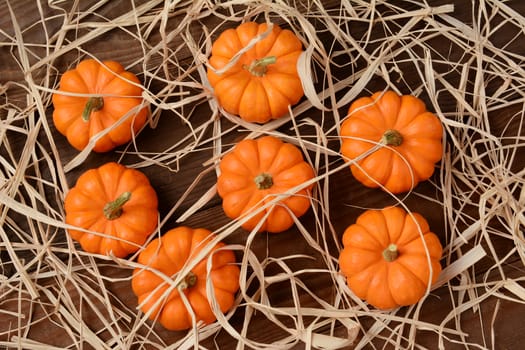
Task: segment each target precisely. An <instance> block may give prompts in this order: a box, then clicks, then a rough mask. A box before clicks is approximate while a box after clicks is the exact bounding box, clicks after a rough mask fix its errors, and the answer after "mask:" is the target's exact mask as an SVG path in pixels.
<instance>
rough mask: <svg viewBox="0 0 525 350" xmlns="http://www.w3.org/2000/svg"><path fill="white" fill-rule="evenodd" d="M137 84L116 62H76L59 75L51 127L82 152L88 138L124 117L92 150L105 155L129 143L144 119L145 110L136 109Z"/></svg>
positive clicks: (138, 87) (137, 101) (91, 60)
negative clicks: (75, 64) (71, 67)
mask: <svg viewBox="0 0 525 350" xmlns="http://www.w3.org/2000/svg"><path fill="white" fill-rule="evenodd" d="M139 84H140V82H139V80H138V78H137V77H136V76H135V75H134V74H133V73H131V72H128V71H125V69H124V67H122V66H121V65H120V64H119V63H117V62H114V61H104V62H102V64H100V63H99V62H97V61H95V60H93V59H87V60H84V61H82V62H80V63H79V64H78V65H77V67H76V68H75V69H72V70H69V71H67V72H65V73H64V74H63V75H62V78H61V79H60V87H59V89H58V91H57V92H56V93H54V94H53V105H54V108H55V109H54V111H53V122H54V124H55V127H56V128H57V130H58V131H59V132H60V133H61V134H63V135H65V136H66V137H67V140H68V141H69V143H70V144H71V145H72V146H73V147H75V148H76V149H77V150H83V149H84V148H85V147H86V146H87V144H88V142H89V140H90V138H91V137H93V136H94V135H96V134H98V133H99V132H101V131H103V130H105V129H108V128H110V127H111V126H112V125H113V124H115V123H116V122H117V121H118V120H119V119H120V118H122V117H124V116H127V117H126V120H125V121H124V122H122V124H120V125H119V126H117V127H115V128H114V129H112V130H111V131H109V132H108V133H107V134H105V135H104V136H103V137H101V138H100V139H99V140H98V141H97V142H96V144H95V146H94V147H93V150H94V151H95V152H107V151H110V150H112V149H113V148H115V147H117V146H119V145H122V144H125V143H127V142H129V141H130V140H131V138H132V135H133V134H134V133H136V132H137V131H138V130H139V129H140V128H142V126H143V125H144V124H145V122H146V118H147V115H148V110H147V107H142V108H140V105H141V104H142V103H143V99H142V97H141V95H142V90H143V89H142V88H141V87H140V85H139ZM75 94H76V95H75ZM138 108H140V109H138ZM135 109H136V110H135ZM132 133H133V134H132Z"/></svg>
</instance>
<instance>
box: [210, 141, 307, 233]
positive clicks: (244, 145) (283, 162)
mask: <svg viewBox="0 0 525 350" xmlns="http://www.w3.org/2000/svg"><path fill="white" fill-rule="evenodd" d="M219 167H220V170H221V174H220V175H219V178H218V179H217V191H218V193H219V196H221V197H222V200H223V202H222V207H223V209H224V212H225V213H226V215H227V216H228V217H230V218H232V219H237V218H242V217H244V216H245V215H250V213H253V212H255V211H257V210H259V208H261V207H262V206H263V205H264V204H265V203H268V202H270V201H272V200H275V197H276V196H279V195H281V194H284V193H286V192H288V191H290V189H292V188H294V187H296V186H299V185H301V184H302V183H304V182H306V181H308V180H310V179H312V178H313V177H314V170H313V169H312V167H311V166H310V164H308V163H307V162H306V161H305V160H304V158H303V155H302V153H301V151H300V150H299V149H298V148H297V147H296V146H294V145H292V144H290V143H285V142H282V141H281V140H279V139H278V138H276V137H273V136H265V137H261V138H259V139H256V140H243V141H241V142H239V143H238V144H237V145H236V146H235V147H234V149H233V150H232V151H231V152H230V153H227V154H226V155H225V156H224V157H223V158H222V160H221V161H220V165H219ZM260 175H269V176H270V177H271V178H272V185H271V186H270V187H268V188H263V189H260V188H258V185H257V183H256V179H257V178H258V176H260ZM312 186H313V185H308V186H306V187H305V188H303V189H301V190H299V191H297V192H296V193H295V194H293V195H286V196H283V198H282V199H281V200H280V201H279V202H278V203H277V204H275V205H272V206H270V207H268V208H266V209H264V210H261V211H260V212H259V214H256V215H254V216H253V217H252V218H251V219H249V220H248V221H246V222H245V223H244V224H243V226H242V227H243V228H244V229H246V230H253V229H254V228H255V227H256V226H257V225H258V224H259V222H260V221H261V220H263V219H264V217H265V215H266V214H267V213H268V212H269V215H268V217H267V218H266V219H265V220H264V222H263V223H262V225H261V227H260V229H259V231H260V232H261V231H268V232H273V233H277V232H282V231H285V230H287V229H288V228H290V227H291V226H292V225H293V224H294V221H293V218H292V216H291V215H290V211H291V212H292V213H293V214H294V215H295V216H296V217H300V216H302V215H303V214H304V213H306V211H307V210H308V208H309V207H310V189H311V188H312Z"/></svg>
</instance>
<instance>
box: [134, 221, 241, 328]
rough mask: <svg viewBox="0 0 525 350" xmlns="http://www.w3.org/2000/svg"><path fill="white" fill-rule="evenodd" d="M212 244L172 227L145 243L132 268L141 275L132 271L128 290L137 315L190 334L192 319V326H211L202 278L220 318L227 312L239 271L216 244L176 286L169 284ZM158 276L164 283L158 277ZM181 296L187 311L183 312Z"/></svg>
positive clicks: (202, 232)
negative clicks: (135, 300) (138, 311)
mask: <svg viewBox="0 0 525 350" xmlns="http://www.w3.org/2000/svg"><path fill="white" fill-rule="evenodd" d="M213 238H214V236H213V235H212V234H211V232H210V231H208V230H206V229H202V228H198V229H192V228H189V227H177V228H175V229H172V230H170V231H168V232H166V233H165V234H164V235H163V236H162V237H161V238H156V239H154V240H153V241H151V242H150V243H149V244H148V245H147V246H146V248H145V249H144V250H143V251H142V252H141V253H140V254H139V256H138V263H139V264H142V265H144V266H146V267H147V269H142V268H137V269H135V271H134V272H133V277H132V280H131V286H132V289H133V292H134V293H135V295H136V296H137V297H138V303H139V305H140V306H141V309H142V311H143V312H144V313H148V312H150V315H149V318H150V319H152V320H158V322H160V324H162V325H163V326H164V327H165V328H166V329H169V330H185V329H188V328H190V327H191V326H192V317H191V315H192V314H194V315H195V318H196V322H198V321H203V322H204V323H205V324H209V323H212V322H214V321H215V320H216V316H215V314H214V313H213V311H212V308H211V306H210V301H209V300H208V297H207V293H206V288H207V278H208V274H209V281H210V282H211V283H212V285H213V290H214V296H215V300H216V301H217V304H218V306H219V308H220V310H221V311H222V312H226V311H228V310H229V309H231V308H232V306H233V304H234V301H235V293H236V292H237V290H238V289H239V275H240V270H239V267H238V266H237V265H235V255H234V254H233V251H231V250H228V249H224V243H222V242H219V243H217V244H216V245H215V246H214V247H213V248H212V250H211V252H210V253H209V254H207V255H206V256H205V258H203V259H202V260H200V261H199V262H197V264H196V265H195V266H194V267H193V268H191V270H190V271H189V272H188V274H187V275H186V276H184V278H183V279H182V281H181V282H180V284H179V285H177V286H173V285H172V283H170V282H171V281H172V279H173V278H175V276H177V274H178V273H179V272H180V271H181V270H182V269H183V268H184V267H185V266H186V265H187V264H188V263H189V262H190V261H192V259H193V258H194V257H195V256H197V255H198V254H199V253H200V252H201V251H202V249H204V248H205V247H206V245H207V244H209V243H210V241H211V240H212V239H213ZM210 257H211V268H210V271H209V272H207V266H206V265H207V263H208V258H210ZM159 272H160V273H161V274H163V275H164V278H163V277H161V276H159ZM168 289H170V290H169V291H168ZM181 294H184V297H185V298H186V299H187V300H188V302H189V304H190V305H191V309H192V310H190V311H189V310H188V309H187V308H186V306H185V304H184V301H183V297H182V295H181ZM159 299H161V300H159Z"/></svg>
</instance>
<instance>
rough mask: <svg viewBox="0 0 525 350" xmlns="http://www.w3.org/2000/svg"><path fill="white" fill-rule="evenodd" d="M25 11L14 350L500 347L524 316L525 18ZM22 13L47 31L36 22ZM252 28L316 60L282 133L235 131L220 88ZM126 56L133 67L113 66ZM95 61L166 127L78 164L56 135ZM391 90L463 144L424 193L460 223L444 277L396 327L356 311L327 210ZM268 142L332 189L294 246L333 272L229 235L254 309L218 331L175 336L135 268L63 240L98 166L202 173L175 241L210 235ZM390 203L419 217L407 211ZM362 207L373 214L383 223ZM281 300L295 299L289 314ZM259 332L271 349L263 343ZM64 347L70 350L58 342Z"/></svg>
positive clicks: (14, 35)
mask: <svg viewBox="0 0 525 350" xmlns="http://www.w3.org/2000/svg"><path fill="white" fill-rule="evenodd" d="M24 3H25V2H23V1H21V2H20V4H24ZM27 3H30V6H33V7H34V8H22V7H20V6H19V5H15V4H14V1H7V2H5V5H1V6H2V14H3V15H4V16H7V17H6V18H4V19H3V20H2V23H3V26H4V27H5V28H1V29H0V47H1V48H2V53H1V56H0V58H1V59H2V61H4V62H9V67H10V69H11V70H8V71H7V73H6V74H5V75H4V76H2V77H0V79H1V80H0V83H1V85H0V92H1V94H2V100H1V102H0V118H1V121H0V133H1V137H0V185H1V191H0V203H1V206H0V208H1V212H0V215H1V217H0V220H1V225H0V226H1V228H0V254H1V255H0V258H1V260H0V319H2V320H1V321H0V325H1V327H0V346H4V347H8V348H31V349H52V348H53V346H56V348H84V347H92V348H95V349H109V348H123V349H124V348H133V349H146V348H147V349H186V348H193V347H194V348H196V349H197V348H199V347H210V348H211V347H215V346H216V345H217V344H219V345H220V344H223V343H221V342H223V341H224V340H221V339H230V340H229V344H234V343H235V344H236V345H237V348H239V349H241V348H257V349H263V348H271V349H285V348H290V347H291V346H294V345H298V346H300V347H304V346H306V348H342V347H349V346H352V347H355V348H356V349H360V348H363V347H365V346H366V345H367V344H368V343H369V342H372V341H374V342H376V343H377V344H386V345H387V346H388V345H397V346H399V347H402V348H414V349H416V348H417V349H420V348H424V347H425V346H429V345H428V342H425V340H424V339H425V337H426V336H427V335H431V336H432V337H433V338H432V339H435V341H437V344H438V345H439V347H440V348H444V346H445V344H450V343H448V342H452V343H455V344H463V345H464V346H465V347H466V346H468V345H472V346H473V348H491V347H492V346H494V345H495V344H496V343H497V339H496V336H495V333H494V332H493V331H492V330H493V329H494V328H493V326H494V323H495V322H496V321H495V320H497V318H498V306H499V305H500V301H503V300H504V301H505V302H514V303H516V305H517V304H523V303H524V302H525V288H524V278H525V274H524V273H523V272H524V271H525V270H524V263H525V239H524V234H523V232H524V231H525V230H524V228H525V214H524V209H523V208H524V207H525V185H524V184H525V169H524V157H523V150H524V147H525V135H524V131H523V130H524V126H523V123H524V111H525V93H524V91H525V52H524V48H523V44H522V42H523V37H524V33H523V28H525V17H524V15H523V13H521V14H520V13H517V11H515V10H513V8H512V7H511V6H510V5H509V4H510V3H509V2H503V1H497V0H483V1H477V2H476V4H475V6H473V7H472V8H470V7H469V6H470V4H469V6H467V7H468V8H467V9H465V8H463V9H459V8H455V7H454V6H453V5H452V4H447V3H445V4H444V5H439V6H438V5H432V3H435V1H428V2H427V1H422V2H419V1H417V2H416V1H408V0H407V1H394V2H392V1H384V0H377V1H372V2H369V1H359V0H343V1H340V2H337V1H328V2H327V1H314V0H304V1H293V2H285V1H267V0H259V1H210V0H196V1H165V2H164V1H160V0H152V1H137V2H129V4H128V2H126V4H125V5H123V6H117V5H115V4H116V3H121V2H111V1H108V0H100V1H91V2H90V4H88V5H86V2H82V5H81V4H80V2H73V3H71V4H68V2H63V1H48V2H47V3H44V2H35V3H33V2H27ZM429 3H430V4H429ZM440 3H442V2H440ZM457 3H459V2H457ZM121 5H122V4H121ZM15 6H18V7H15ZM461 6H464V5H461ZM465 6H466V5H465ZM522 7H523V6H522ZM123 9H124V10H123ZM457 11H460V12H461V11H462V12H461V13H462V14H463V16H464V17H465V18H463V20H460V19H458V17H457ZM22 13H23V14H25V15H27V14H30V17H31V16H32V17H34V18H32V21H31V22H30V23H29V22H26V20H25V19H24V18H25V17H24V16H23V15H22ZM26 17H27V16H26ZM7 19H9V21H8V20H7ZM247 20H256V21H260V22H262V21H267V22H271V23H276V24H279V25H282V26H283V27H286V28H290V29H291V30H293V31H294V32H295V33H296V34H297V35H298V36H299V38H300V39H301V40H302V42H303V44H304V46H305V52H304V54H303V56H302V57H301V59H300V62H299V73H300V76H301V78H302V81H303V84H304V90H305V98H304V99H303V100H302V102H301V103H300V104H299V105H297V106H293V107H292V108H291V109H290V113H289V115H288V116H286V117H285V118H282V119H279V120H275V121H272V122H269V123H267V124H265V125H254V124H250V123H246V122H243V121H242V120H240V119H239V118H238V117H236V116H232V115H228V114H226V113H223V112H222V111H221V110H220V108H219V106H218V105H217V103H216V101H215V99H214V98H213V94H212V91H211V89H210V87H209V84H208V82H207V79H206V69H207V58H208V57H209V54H210V48H211V43H212V41H213V39H214V38H216V37H217V35H218V34H219V33H220V31H222V30H223V29H225V28H229V27H234V26H236V25H238V24H239V23H241V22H242V21H247ZM327 38H328V39H329V40H327ZM113 40H115V41H123V42H125V43H130V47H133V49H132V50H130V51H128V52H126V53H124V54H123V55H122V52H121V51H118V54H119V55H122V56H121V57H111V55H112V54H115V53H113V52H111V50H110V48H111V47H113V45H112V44H111V42H112V41H113ZM520 42H521V44H520ZM103 56H104V57H103ZM87 57H92V58H95V59H100V60H102V59H108V58H113V59H116V60H119V58H121V60H120V61H121V63H124V64H125V65H126V68H128V69H129V70H132V71H133V72H134V73H136V74H137V75H138V76H139V77H140V78H141V80H142V82H143V85H144V87H145V93H144V99H145V101H146V103H147V104H148V105H149V108H150V110H151V117H150V120H149V123H148V125H147V126H146V128H145V129H144V130H143V132H141V133H139V134H138V135H136V137H135V138H134V139H133V141H132V142H131V143H130V144H129V145H127V146H126V147H124V148H121V149H119V151H118V152H115V153H114V154H113V155H112V156H101V155H93V153H92V152H90V148H89V147H88V148H87V149H86V150H85V151H83V152H74V151H73V150H71V149H68V145H67V144H66V143H65V142H64V140H63V138H62V137H61V136H60V135H59V134H58V133H57V132H56V130H55V129H54V126H53V125H52V122H51V113H52V105H51V95H52V93H53V92H54V91H55V90H56V89H57V86H58V79H59V77H60V74H61V73H63V72H64V71H65V70H66V69H69V68H71V67H73V66H74V65H75V64H76V63H77V62H78V61H79V60H80V59H83V58H87ZM4 67H5V66H4ZM15 68H16V71H14V69H15ZM405 72H411V74H410V75H405V74H404V73H405ZM6 77H7V79H6ZM382 89H393V90H395V91H398V92H400V93H403V94H414V95H416V96H419V97H421V98H422V99H424V100H425V101H426V103H427V106H428V108H429V109H430V110H432V111H434V112H435V113H436V115H437V116H438V117H439V118H440V119H441V121H442V123H443V125H444V129H445V134H444V142H445V145H446V146H445V151H444V157H443V160H442V161H441V162H440V164H438V166H437V168H436V174H435V176H434V177H433V178H432V180H431V181H430V182H429V183H428V184H427V185H426V187H425V188H426V189H427V190H428V191H426V192H425V194H424V193H423V192H418V190H416V191H414V192H413V193H411V194H410V196H412V197H415V198H417V199H418V201H420V202H421V203H428V205H431V206H436V207H438V208H441V210H442V218H443V222H442V223H440V224H436V223H434V224H435V225H439V226H440V227H443V228H444V229H443V232H440V237H441V238H442V243H443V245H444V258H443V266H444V271H443V273H442V274H441V276H440V279H439V281H438V283H437V284H436V285H435V286H433V287H432V291H431V292H430V293H429V295H427V296H426V297H425V298H423V300H422V301H421V302H420V303H418V304H417V305H414V306H412V307H407V308H401V309H398V310H393V311H388V312H379V311H377V310H374V309H373V308H369V307H368V305H366V304H365V303H363V302H362V301H360V300H358V299H356V298H355V297H354V296H353V295H352V293H351V292H350V290H349V289H348V288H347V286H346V284H345V281H344V279H343V278H342V277H341V276H340V275H339V273H338V266H337V257H338V256H337V251H338V249H339V248H340V244H341V243H340V236H341V232H340V228H341V226H340V224H337V223H334V222H333V216H332V215H333V211H331V208H333V206H334V204H333V196H334V194H333V193H331V191H329V190H330V189H333V188H334V187H337V186H343V188H344V186H345V184H336V183H333V178H334V176H335V175H338V174H340V173H343V172H346V173H348V169H347V167H348V164H344V163H343V161H342V159H341V157H340V156H339V154H338V140H337V130H338V126H339V125H340V121H341V120H342V119H343V118H344V117H345V113H346V110H347V108H348V105H349V104H350V103H351V102H352V101H353V100H354V99H356V98H357V97H359V96H362V95H367V94H370V93H372V92H375V91H376V90H382ZM166 118H171V120H170V121H169V124H166ZM162 123H164V124H162ZM160 124H162V125H176V126H174V127H176V128H181V129H183V130H184V132H182V133H179V134H178V135H184V137H182V138H179V139H176V140H164V141H163V142H159V143H158V144H157V148H155V147H153V148H151V147H149V145H148V140H147V138H146V137H144V136H145V135H154V134H155V132H156V131H157V129H158V126H159V125H160ZM158 131H159V132H160V130H158ZM148 133H149V134H148ZM265 134H271V135H275V136H278V137H280V138H282V139H284V140H286V141H288V142H292V143H294V144H296V145H298V146H299V147H301V148H302V150H303V151H304V152H305V154H307V159H308V161H309V162H310V163H311V164H312V166H313V167H314V168H315V170H316V172H317V175H318V177H317V180H318V181H317V187H316V190H315V191H314V197H313V198H312V204H313V207H312V210H311V214H309V216H308V220H309V221H310V223H305V221H303V220H301V221H297V225H296V228H294V230H296V231H297V232H298V234H296V235H295V238H294V239H296V240H302V241H304V242H305V244H306V245H307V246H308V247H309V249H310V250H309V252H311V254H312V255H315V256H316V257H318V259H316V261H315V263H309V261H311V259H310V257H309V255H310V253H300V252H299V253H296V252H293V251H292V252H290V254H289V255H287V256H272V254H271V252H268V251H265V249H267V250H271V249H270V248H268V247H266V248H265V247H264V244H261V243H260V242H261V241H265V240H267V241H270V240H272V239H274V238H269V237H266V238H262V237H261V236H260V235H257V234H255V233H254V232H252V233H246V232H244V233H242V235H243V238H242V240H240V239H239V236H241V234H240V232H242V230H241V229H240V228H239V224H238V223H237V222H234V221H225V220H223V221H222V223H221V225H220V226H218V227H213V229H214V232H215V233H216V234H217V235H218V237H219V238H220V239H222V240H224V241H225V242H227V243H228V245H229V247H231V248H232V249H234V250H235V251H236V253H237V254H238V257H239V263H240V266H241V271H242V273H241V290H240V293H239V295H238V299H237V303H236V308H235V309H234V310H232V311H231V312H230V313H228V314H226V315H219V317H218V320H217V322H216V323H214V324H211V325H208V326H202V325H195V327H194V328H193V329H191V330H189V331H188V332H185V333H178V334H176V335H173V334H171V333H169V332H166V331H165V330H163V329H162V328H161V327H159V326H158V325H155V323H153V322H151V321H149V320H148V319H147V318H146V317H144V315H143V314H142V313H141V312H139V310H138V308H137V305H136V301H135V300H133V296H132V295H130V292H129V281H130V278H131V270H132V269H133V268H135V267H136V266H137V264H136V263H135V262H134V261H135V260H134V257H130V258H127V259H117V258H114V257H104V256H96V255H93V254H89V253H86V252H83V251H82V250H81V249H80V248H79V247H78V246H77V245H75V243H74V242H73V241H72V240H71V239H70V238H69V237H68V236H67V235H66V234H65V229H66V228H67V226H66V225H65V224H64V221H63V218H64V212H63V198H64V195H65V193H67V191H68V189H69V187H70V186H71V185H72V183H74V181H75V179H76V178H77V176H78V174H79V173H80V172H81V171H82V170H84V167H85V165H86V164H100V163H102V161H103V160H107V159H109V157H117V158H116V160H119V161H121V162H123V163H125V164H126V165H128V166H132V167H136V168H139V169H142V170H144V171H145V172H147V173H148V172H149V173H150V174H154V173H156V172H157V171H161V170H162V171H167V172H169V173H170V174H173V176H174V177H176V175H177V174H178V173H179V172H182V171H183V170H184V169H186V171H188V170H187V169H188V168H190V169H197V170H192V171H193V174H198V176H197V177H196V178H195V179H190V181H187V182H184V181H183V182H182V183H183V184H185V187H184V188H180V187H179V188H177V191H179V192H180V198H179V200H178V201H177V202H174V203H164V204H163V206H164V208H165V213H164V214H165V215H163V217H162V218H161V221H160V223H159V229H158V232H157V233H156V234H155V235H154V236H158V235H161V234H162V232H164V231H165V230H166V229H168V228H169V227H168V226H170V225H173V224H174V223H177V224H178V223H191V224H192V225H194V226H196V225H198V223H199V218H203V217H204V216H205V214H203V213H206V212H205V211H204V210H208V209H209V208H210V206H212V204H213V203H215V204H217V197H216V193H215V186H214V178H215V177H214V175H215V172H216V171H217V161H218V159H219V158H220V156H221V155H222V154H224V152H227V151H228V150H229V149H230V148H231V146H232V143H233V142H235V141H238V140H239V139H240V138H254V137H257V136H260V135H265ZM159 147H162V148H159ZM520 153H521V155H520ZM203 155H204V156H203ZM97 157H99V158H97ZM195 158H196V159H200V160H201V162H200V163H199V164H195V162H193V160H194V159H195ZM203 158H204V159H203ZM190 160H192V161H190ZM159 169H160V170H159ZM210 178H211V179H212V180H206V179H210ZM348 178H349V177H348ZM152 182H153V184H154V185H155V179H153V180H152ZM177 185H179V184H177ZM174 186H175V184H174ZM352 189H355V190H359V189H360V187H359V186H355V187H352ZM429 189H430V190H429ZM195 193H197V194H195ZM429 193H432V194H433V195H432V196H431V195H429ZM351 198H352V199H354V198H358V196H357V195H355V196H352V197H351ZM388 198H390V200H391V202H390V204H392V203H394V204H398V205H405V204H404V203H405V202H404V201H403V199H404V198H397V197H394V196H389V197H388ZM345 205H346V207H347V208H348V210H349V211H351V212H352V213H354V214H352V215H356V213H358V212H360V211H361V210H362V209H363V208H362V207H363V206H364V205H366V204H364V203H360V202H359V201H357V200H356V201H355V202H352V203H345ZM422 205H423V206H424V205H425V204H422ZM218 212H219V211H216V212H213V211H212V213H218ZM206 215H209V212H208V214H206ZM221 215H222V214H221ZM208 220H209V219H208ZM152 238H153V237H152ZM283 239H284V238H283ZM266 243H267V244H268V246H270V245H271V244H272V243H271V242H266ZM509 266H510V267H512V268H509ZM314 277H315V278H324V280H325V281H328V282H329V284H330V285H331V286H330V287H329V288H328V292H327V288H323V289H319V290H318V289H316V288H312V287H311V284H310V283H309V280H310V279H311V278H314ZM274 286H277V289H276V288H274ZM283 286H284V287H283ZM269 291H274V292H275V293H281V294H280V298H279V299H280V300H281V302H278V303H274V301H273V300H274V298H273V296H272V294H271V293H272V292H269ZM435 294H438V295H440V296H442V297H443V298H444V300H443V301H442V304H438V305H445V306H442V307H444V308H445V310H441V313H442V314H443V316H442V317H441V316H440V317H439V318H438V317H436V316H434V317H429V316H428V315H424V312H425V306H426V304H427V303H429V304H430V303H433V304H432V305H436V303H437V301H436V300H435V299H436V298H435V297H434V295H435ZM431 299H433V300H431ZM283 300H285V301H286V302H285V303H283V302H282V301H283ZM305 300H307V301H305ZM487 300H496V302H495V304H494V303H493V304H491V305H495V306H493V307H494V309H493V310H492V314H491V316H490V317H489V319H487V318H484V317H481V316H479V317H478V322H477V323H478V326H484V327H485V328H483V327H482V328H483V329H485V330H489V331H485V332H483V333H482V334H481V336H478V339H483V340H482V341H479V342H476V343H471V339H472V338H471V339H469V336H468V332H467V331H464V330H463V329H462V327H463V322H462V319H463V315H465V314H466V313H468V314H469V315H471V313H472V312H474V313H480V312H481V307H482V305H484V302H485V301H487ZM427 312H428V311H427ZM256 320H257V322H259V323H257V324H260V325H263V326H261V327H264V329H263V330H261V329H253V325H252V324H254V323H255V322H256ZM261 320H262V321H261ZM471 322H472V319H471ZM480 323H481V324H482V325H480ZM486 323H489V324H488V325H487V324H486ZM251 325H252V326H251ZM56 330H60V332H59V334H61V338H60V339H56V337H51V338H49V337H47V338H46V336H45V335H46V333H48V335H49V334H58V333H54V332H57V331H56ZM265 333H267V334H271V335H272V336H271V337H269V336H267V337H265V336H264V334H265ZM233 339H234V340H233ZM435 341H434V340H433V342H434V344H433V345H431V346H435ZM423 344H427V345H423ZM219 345H217V346H219ZM432 348H434V347H432Z"/></svg>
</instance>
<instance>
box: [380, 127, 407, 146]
mask: <svg viewBox="0 0 525 350" xmlns="http://www.w3.org/2000/svg"><path fill="white" fill-rule="evenodd" d="M381 143H383V144H385V145H387V146H399V145H401V144H402V143H403V135H401V133H400V132H399V131H397V130H394V129H388V130H387V131H385V133H384V134H383V137H382V138H381Z"/></svg>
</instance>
